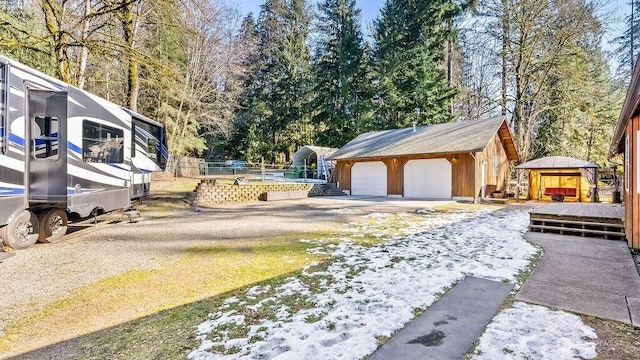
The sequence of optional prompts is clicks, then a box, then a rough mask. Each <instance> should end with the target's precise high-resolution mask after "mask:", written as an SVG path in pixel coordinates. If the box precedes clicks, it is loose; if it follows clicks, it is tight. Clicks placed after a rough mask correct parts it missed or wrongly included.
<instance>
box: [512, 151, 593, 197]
mask: <svg viewBox="0 0 640 360" xmlns="http://www.w3.org/2000/svg"><path fill="white" fill-rule="evenodd" d="M516 171H517V172H518V189H520V188H521V184H522V181H523V180H524V179H525V178H526V179H527V181H528V192H527V198H528V199H531V200H542V201H551V200H562V201H573V202H578V201H580V202H597V201H598V181H597V179H598V165H596V164H594V163H590V162H588V161H584V160H580V159H575V158H571V157H566V156H550V157H544V158H540V159H535V160H531V161H528V162H526V163H523V164H520V165H518V166H516Z"/></svg>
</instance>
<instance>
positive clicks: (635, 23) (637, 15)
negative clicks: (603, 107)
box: [613, 0, 640, 82]
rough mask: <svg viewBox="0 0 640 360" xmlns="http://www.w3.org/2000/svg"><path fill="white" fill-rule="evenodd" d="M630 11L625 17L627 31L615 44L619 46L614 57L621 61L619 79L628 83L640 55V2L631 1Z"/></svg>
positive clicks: (616, 39)
mask: <svg viewBox="0 0 640 360" xmlns="http://www.w3.org/2000/svg"><path fill="white" fill-rule="evenodd" d="M628 4H629V11H628V13H629V14H628V15H627V16H626V17H625V23H626V26H625V30H624V32H623V33H622V35H620V36H619V37H617V38H615V39H614V41H613V43H614V44H616V45H617V47H616V48H615V49H614V55H615V56H616V58H617V59H618V61H619V67H618V71H617V75H618V77H620V78H621V79H624V81H625V82H628V81H629V79H631V72H632V70H633V65H634V64H635V63H636V59H637V57H638V54H639V53H640V0H629V3H628Z"/></svg>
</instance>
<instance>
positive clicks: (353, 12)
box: [314, 0, 371, 147]
mask: <svg viewBox="0 0 640 360" xmlns="http://www.w3.org/2000/svg"><path fill="white" fill-rule="evenodd" d="M318 8H319V10H320V12H321V15H320V18H319V19H318V23H319V25H318V30H319V32H320V38H319V42H318V48H317V51H316V55H315V61H314V65H315V89H314V93H315V95H316V98H315V110H316V115H315V118H314V120H315V121H314V122H315V123H316V124H317V126H318V135H317V142H318V144H320V145H323V146H331V147H340V146H342V145H344V144H345V143H347V142H348V141H349V140H351V139H352V138H354V137H355V136H357V135H358V134H360V133H361V132H363V131H364V130H365V129H366V122H367V120H368V119H370V117H371V101H370V98H371V76H370V71H369V64H368V58H367V54H366V52H365V44H364V41H363V38H362V31H361V29H360V10H359V9H356V5H355V0H325V1H324V2H322V3H320V4H318Z"/></svg>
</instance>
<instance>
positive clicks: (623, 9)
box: [229, 0, 631, 50]
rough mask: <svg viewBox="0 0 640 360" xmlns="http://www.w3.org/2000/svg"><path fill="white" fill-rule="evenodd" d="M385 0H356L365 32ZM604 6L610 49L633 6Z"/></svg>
mask: <svg viewBox="0 0 640 360" xmlns="http://www.w3.org/2000/svg"><path fill="white" fill-rule="evenodd" d="M307 1H310V2H312V3H317V2H318V1H319V0H307ZM229 2H230V3H232V4H233V3H235V4H236V6H237V7H238V9H239V10H240V12H241V13H242V16H243V17H244V16H245V15H247V14H248V13H249V12H253V15H254V17H255V18H257V17H258V14H259V13H260V5H262V4H263V3H264V2H265V0H229ZM384 2H385V0H356V6H357V7H358V8H360V10H361V16H362V30H363V31H364V33H365V34H366V33H371V26H372V24H373V20H374V19H375V18H376V17H377V16H378V14H379V13H380V7H382V5H383V4H384ZM603 4H604V8H603V9H601V10H600V11H601V12H602V13H608V14H609V17H610V19H609V20H608V21H605V27H606V32H605V34H604V36H603V39H602V40H603V44H604V49H605V50H610V49H611V46H609V45H608V43H609V42H610V41H611V40H613V39H614V38H615V37H617V36H619V34H620V33H621V32H622V29H623V27H624V25H623V19H624V17H625V16H626V15H628V14H629V13H630V12H631V7H630V5H629V1H628V0H603Z"/></svg>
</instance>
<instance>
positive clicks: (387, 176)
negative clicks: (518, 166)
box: [330, 117, 518, 200]
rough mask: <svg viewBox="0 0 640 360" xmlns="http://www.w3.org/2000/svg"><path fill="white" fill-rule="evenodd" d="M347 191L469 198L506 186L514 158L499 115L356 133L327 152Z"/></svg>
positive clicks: (515, 156) (375, 194)
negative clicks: (357, 134)
mask: <svg viewBox="0 0 640 360" xmlns="http://www.w3.org/2000/svg"><path fill="white" fill-rule="evenodd" d="M330 159H332V160H335V161H336V180H337V183H338V188H340V189H341V190H345V191H347V192H349V193H350V194H351V195H371V196H403V197H407V198H423V199H425V198H426V199H468V200H471V199H472V200H477V198H478V197H483V196H485V195H486V196H488V195H490V194H491V193H493V192H495V191H504V190H506V186H507V182H508V179H509V162H510V161H515V160H518V154H517V152H516V148H515V145H514V143H513V137H512V135H511V131H510V130H509V126H508V124H507V122H506V119H505V118H504V117H494V118H489V119H482V120H471V121H458V122H452V123H444V124H436V125H429V126H414V127H411V128H406V129H395V130H385V131H375V132H368V133H364V134H361V135H359V136H358V137H356V138H355V139H353V140H351V141H350V142H349V143H347V144H346V145H345V146H343V147H342V148H340V149H339V150H338V151H336V152H335V153H334V154H332V155H331V156H330Z"/></svg>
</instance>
